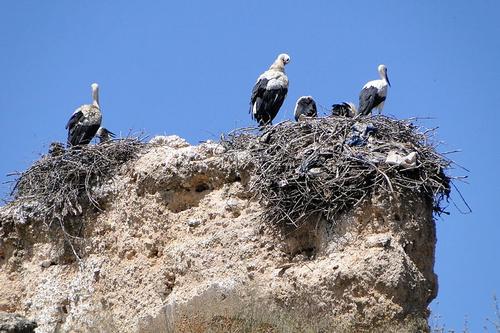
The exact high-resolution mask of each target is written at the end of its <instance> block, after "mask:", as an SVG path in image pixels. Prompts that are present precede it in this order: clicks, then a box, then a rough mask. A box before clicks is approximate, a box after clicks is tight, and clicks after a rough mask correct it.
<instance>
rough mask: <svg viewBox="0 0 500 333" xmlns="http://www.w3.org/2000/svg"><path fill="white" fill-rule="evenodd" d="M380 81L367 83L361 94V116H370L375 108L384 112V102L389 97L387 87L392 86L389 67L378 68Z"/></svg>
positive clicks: (381, 66)
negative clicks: (388, 72)
mask: <svg viewBox="0 0 500 333" xmlns="http://www.w3.org/2000/svg"><path fill="white" fill-rule="evenodd" d="M378 73H379V75H380V80H373V81H369V82H368V83H366V84H365V85H364V87H363V89H362V90H361V93H360V94H359V114H360V115H363V116H367V115H369V114H370V113H371V112H372V110H373V109H374V108H377V109H378V110H379V113H380V112H382V108H383V107H384V101H385V99H386V97H387V87H388V86H389V87H390V86H391V83H390V82H389V78H388V77H387V67H385V65H379V66H378Z"/></svg>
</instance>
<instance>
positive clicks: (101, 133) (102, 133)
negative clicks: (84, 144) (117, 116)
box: [95, 127, 115, 143]
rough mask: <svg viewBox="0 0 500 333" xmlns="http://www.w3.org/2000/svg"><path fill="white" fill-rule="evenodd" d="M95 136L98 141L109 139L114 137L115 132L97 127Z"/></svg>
mask: <svg viewBox="0 0 500 333" xmlns="http://www.w3.org/2000/svg"><path fill="white" fill-rule="evenodd" d="M95 136H96V137H98V138H99V143H103V142H108V141H111V139H113V138H114V137H115V133H113V132H111V131H110V130H108V129H107V128H105V127H99V129H98V130H97V132H96V133H95Z"/></svg>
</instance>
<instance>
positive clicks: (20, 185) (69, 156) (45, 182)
mask: <svg viewBox="0 0 500 333" xmlns="http://www.w3.org/2000/svg"><path fill="white" fill-rule="evenodd" d="M145 146H146V143H144V142H142V140H141V139H137V138H126V139H120V140H113V141H109V142H105V143H101V144H97V145H88V146H78V147H73V148H70V149H67V150H66V149H64V147H63V145H62V144H60V143H53V144H52V145H51V147H50V150H49V153H48V154H47V155H44V156H43V157H42V158H41V159H40V160H39V161H37V162H35V163H34V164H33V165H32V166H31V167H30V168H29V169H28V170H26V171H25V172H22V173H17V174H14V175H16V176H17V179H16V181H15V186H14V188H13V190H12V193H11V196H12V198H13V199H15V200H16V203H17V204H20V205H23V204H25V206H27V207H29V209H30V210H31V212H30V215H31V216H34V217H36V218H37V219H40V220H41V221H43V222H45V223H48V224H50V223H52V221H54V220H59V221H62V220H63V219H64V218H65V217H67V216H76V215H80V214H82V212H83V210H84V208H85V207H89V206H93V207H96V208H99V205H98V202H97V198H96V195H95V193H94V189H95V188H96V187H98V186H100V185H103V184H104V183H105V182H106V181H107V180H109V179H111V178H112V177H113V176H114V175H115V173H116V171H117V169H118V168H119V167H120V166H122V165H123V164H124V163H125V162H127V161H130V160H132V159H134V158H136V157H137V155H138V154H139V153H140V152H141V150H142V149H143V148H144V147H145Z"/></svg>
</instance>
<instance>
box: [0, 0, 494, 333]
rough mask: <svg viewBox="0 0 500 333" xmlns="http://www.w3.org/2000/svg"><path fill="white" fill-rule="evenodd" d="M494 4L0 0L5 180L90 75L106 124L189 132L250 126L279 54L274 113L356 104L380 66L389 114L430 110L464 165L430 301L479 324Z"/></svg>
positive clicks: (52, 131) (489, 178)
mask: <svg viewBox="0 0 500 333" xmlns="http://www.w3.org/2000/svg"><path fill="white" fill-rule="evenodd" d="M499 14H500V2H498V1H496V0H490V1H487V0H484V1H481V0H479V1H462V0H461V1H446V2H445V1H430V0H429V1H418V2H417V1H400V0H393V1H307V2H306V1H303V2H299V1H178V2H175V3H174V2H173V1H119V2H118V1H103V0H99V1H97V0H87V1H62V0H59V1H39V0H36V1H35V0H33V1H24V0H16V1H2V3H1V4H0V31H1V33H0V51H1V52H0V124H1V131H0V156H2V160H1V162H0V181H2V182H4V181H6V180H8V179H9V178H8V177H7V176H6V174H7V173H9V172H12V171H14V170H24V169H26V168H27V167H28V166H29V165H30V164H31V163H32V162H33V161H34V160H36V159H37V158H38V157H39V155H40V154H41V153H44V152H46V150H47V147H48V145H49V144H50V142H52V141H55V140H58V141H64V140H65V137H66V132H65V130H64V126H65V124H66V121H67V120H68V118H69V116H70V114H71V113H72V112H73V110H74V109H75V108H76V107H78V106H79V105H80V104H83V103H88V102H90V87H89V86H90V84H91V83H92V82H94V81H95V82H98V83H99V84H100V85H101V105H102V110H103V114H104V120H103V121H104V124H105V125H106V126H107V127H109V128H110V129H111V130H113V131H114V132H115V133H125V134H126V133H127V132H129V131H130V130H133V131H138V130H144V131H145V132H147V133H148V134H151V135H154V134H174V133H175V134H178V135H180V136H182V137H184V138H186V139H187V140H188V141H190V142H191V143H197V142H198V141H200V140H205V139H217V138H218V137H219V135H220V133H222V132H227V131H229V130H231V129H232V128H235V127H242V126H246V125H250V124H251V121H250V118H249V115H248V102H249V97H250V91H251V89H252V86H253V84H254V82H255V79H256V78H257V76H258V75H259V74H260V73H261V72H262V71H263V70H265V69H267V67H268V66H269V65H270V64H271V62H272V61H273V60H274V58H275V57H276V55H277V54H278V53H281V52H287V53H289V54H290V56H291V63H290V64H289V65H288V66H287V73H288V76H289V78H290V89H289V94H288V97H287V99H286V101H285V103H284V105H283V107H282V109H281V111H280V113H279V114H278V117H277V120H282V119H290V118H292V110H293V106H294V103H295V101H296V99H297V97H299V96H301V95H309V94H310V95H313V96H314V97H315V98H316V100H317V101H318V103H319V104H320V105H322V106H325V107H327V106H329V105H331V104H332V103H333V102H341V101H345V100H348V101H355V102H357V95H358V92H359V90H360V88H361V87H362V85H363V84H364V83H365V82H366V81H368V80H371V79H376V78H378V77H377V72H376V67H377V65H378V64H380V63H385V64H386V65H387V67H388V71H389V77H390V80H391V83H392V88H391V89H390V91H389V96H388V101H387V103H386V105H385V110H384V111H385V113H387V114H391V115H395V116H396V117H398V118H405V117H414V116H418V117H433V118H434V119H433V120H427V121H425V123H423V124H424V125H426V126H428V127H432V126H439V127H440V128H439V132H438V138H439V139H440V140H443V141H444V142H446V144H445V145H443V147H442V150H443V151H444V150H452V149H462V150H463V152H462V153H459V154H456V155H454V157H453V158H454V159H455V160H456V161H457V162H459V163H460V164H462V165H464V166H466V167H467V168H469V169H470V170H471V174H470V185H463V186H461V187H460V188H461V190H462V192H463V194H464V195H465V197H466V198H467V200H468V202H469V204H470V205H471V207H472V209H473V213H472V214H469V215H461V214H460V213H459V212H458V211H457V210H456V209H454V208H453V207H450V210H451V213H452V215H451V216H449V217H444V218H442V219H439V220H438V221H437V225H438V246H437V260H436V268H435V269H436V272H437V274H438V275H439V296H438V299H437V300H438V301H439V304H436V302H434V303H433V307H434V308H435V309H437V312H438V313H439V315H441V316H442V317H443V319H442V321H441V322H442V323H445V324H446V327H448V328H455V329H460V328H462V327H463V322H464V316H467V317H468V321H469V327H470V328H471V330H472V332H478V331H481V330H482V327H483V325H484V323H485V321H484V318H485V317H487V316H490V317H491V316H492V315H493V308H492V305H491V303H492V294H493V293H494V292H497V293H499V294H500V245H499V240H500V239H499V238H500V219H499V218H498V216H497V213H498V212H497V211H496V209H498V206H497V205H498V204H499V203H500V202H499V199H500V198H499V195H498V193H499V191H500V182H499V180H498V177H499V175H498V170H499V164H500V158H499V157H500V153H499V143H500V142H499V139H498V136H499V134H498V133H499V120H500V119H499V116H498V114H499V112H500V98H498V96H499V94H500V91H499V87H500V86H499V80H500V65H499V64H500V23H499V22H500V21H499V18H498V15H499ZM454 172H455V171H454ZM459 173H461V172H459V171H457V172H456V174H459ZM7 191H8V186H7V185H5V184H2V185H1V191H0V193H2V194H3V196H5V193H7Z"/></svg>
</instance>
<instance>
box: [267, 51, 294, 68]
mask: <svg viewBox="0 0 500 333" xmlns="http://www.w3.org/2000/svg"><path fill="white" fill-rule="evenodd" d="M289 62H290V56H289V55H288V54H286V53H282V54H280V55H279V56H278V57H277V58H276V60H275V61H274V63H273V64H272V65H271V67H270V69H278V70H281V71H283V70H284V69H285V65H286V64H288V63H289Z"/></svg>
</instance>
